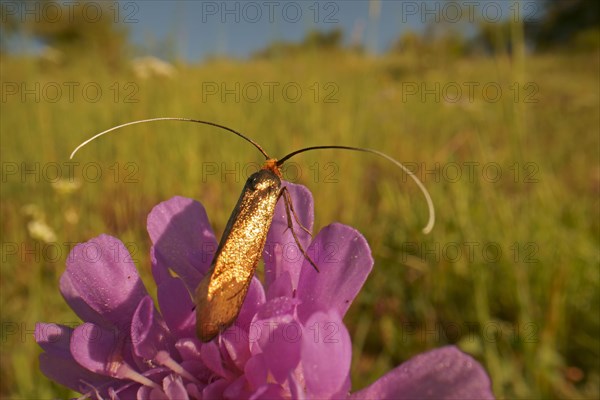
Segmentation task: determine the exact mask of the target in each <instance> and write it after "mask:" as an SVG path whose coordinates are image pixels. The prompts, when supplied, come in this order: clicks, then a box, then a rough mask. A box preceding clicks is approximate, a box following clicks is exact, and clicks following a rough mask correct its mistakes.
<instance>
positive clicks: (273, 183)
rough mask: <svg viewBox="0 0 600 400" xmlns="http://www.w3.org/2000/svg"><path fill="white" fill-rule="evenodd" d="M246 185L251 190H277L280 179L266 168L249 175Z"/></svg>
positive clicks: (279, 185)
mask: <svg viewBox="0 0 600 400" xmlns="http://www.w3.org/2000/svg"><path fill="white" fill-rule="evenodd" d="M246 186H247V187H248V188H250V189H252V190H258V191H261V192H263V191H272V190H279V188H280V187H281V179H279V177H278V176H277V175H275V174H274V173H273V172H272V171H270V170H268V169H261V170H260V171H258V172H255V173H253V174H252V175H250V177H249V178H248V180H247V181H246Z"/></svg>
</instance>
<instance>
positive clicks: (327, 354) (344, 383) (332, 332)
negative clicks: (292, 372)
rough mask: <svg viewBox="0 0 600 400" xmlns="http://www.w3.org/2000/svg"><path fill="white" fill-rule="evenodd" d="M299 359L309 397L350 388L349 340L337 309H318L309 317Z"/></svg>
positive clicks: (336, 392) (319, 396)
mask: <svg viewBox="0 0 600 400" xmlns="http://www.w3.org/2000/svg"><path fill="white" fill-rule="evenodd" d="M301 360H302V361H301V362H302V371H303V372H304V380H305V383H306V391H307V392H308V394H309V397H314V398H330V397H332V396H334V395H338V394H339V393H340V392H344V391H346V392H347V391H348V390H349V389H350V385H349V384H350V380H349V376H350V362H351V360H352V342H351V340H350V335H349V334H348V331H347V330H346V327H345V326H344V323H343V322H342V320H341V318H340V317H339V315H338V313H337V312H336V311H334V310H332V311H329V312H327V313H324V312H320V311H319V312H316V313H314V314H313V315H311V316H310V318H308V320H307V321H306V324H305V325H304V330H303V332H302V356H301Z"/></svg>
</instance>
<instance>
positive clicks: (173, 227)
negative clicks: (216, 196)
mask: <svg viewBox="0 0 600 400" xmlns="http://www.w3.org/2000/svg"><path fill="white" fill-rule="evenodd" d="M147 228H148V233H149V234H150V238H151V239H152V243H153V244H154V246H153V253H154V257H155V261H156V265H157V267H158V268H157V269H162V270H163V271H164V270H166V269H167V268H170V269H172V270H173V271H175V272H176V273H177V275H178V276H180V277H181V279H183V281H184V283H185V284H186V286H187V287H188V289H189V290H190V292H193V291H194V290H195V289H196V286H198V283H200V280H201V279H202V277H203V276H204V275H205V274H206V273H207V272H208V270H209V269H210V264H211V262H212V259H213V256H214V253H215V251H216V249H217V240H216V239H215V235H214V233H213V231H212V228H211V226H210V223H209V221H208V217H207V215H206V211H205V210H204V207H203V206H202V204H200V203H198V202H197V201H194V200H192V199H186V198H185V197H179V196H176V197H173V198H172V199H170V200H167V201H164V202H162V203H160V204H159V205H157V206H156V207H154V208H153V209H152V211H151V212H150V215H148V222H147ZM156 275H158V276H156ZM156 275H155V279H156V280H157V283H161V282H160V278H161V277H162V276H164V275H161V274H156Z"/></svg>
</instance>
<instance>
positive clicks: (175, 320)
mask: <svg viewBox="0 0 600 400" xmlns="http://www.w3.org/2000/svg"><path fill="white" fill-rule="evenodd" d="M157 298H158V305H159V306H160V311H161V314H162V315H163V317H164V319H165V322H166V324H167V326H168V327H169V330H170V331H171V332H172V333H173V334H174V335H176V336H179V337H195V336H196V314H195V312H194V302H193V301H192V298H191V296H190V293H189V292H188V289H187V288H186V286H185V285H184V283H183V281H182V280H181V279H179V278H174V277H171V276H169V277H167V278H165V279H164V280H163V281H162V282H161V283H159V284H158V289H157Z"/></svg>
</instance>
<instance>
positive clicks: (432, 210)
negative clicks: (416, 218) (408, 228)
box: [277, 146, 435, 234]
mask: <svg viewBox="0 0 600 400" xmlns="http://www.w3.org/2000/svg"><path fill="white" fill-rule="evenodd" d="M320 149H341V150H353V151H363V152H365V153H373V154H376V155H378V156H380V157H383V158H385V159H386V160H388V161H390V162H392V163H393V164H395V165H396V166H397V167H399V168H401V169H402V170H403V171H404V172H406V174H407V175H408V176H410V177H411V178H412V180H413V181H415V183H416V184H417V186H418V187H419V189H421V192H422V193H423V195H424V196H425V200H426V201H427V207H428V209H429V221H427V225H426V226H425V228H423V233H425V234H428V233H429V232H431V230H432V229H433V225H434V224H435V208H434V206H433V201H432V200H431V196H430V195H429V192H428V191H427V188H425V186H424V185H423V183H422V182H421V181H420V180H419V178H417V176H416V175H415V174H414V173H413V172H412V171H411V170H409V169H408V168H406V167H405V166H404V165H403V164H402V163H401V162H400V161H397V160H395V159H393V158H392V157H390V156H388V155H387V154H385V153H382V152H381V151H377V150H373V149H364V148H362V147H351V146H313V147H306V148H304V149H300V150H296V151H293V152H291V153H290V154H288V155H286V156H285V157H283V158H282V159H280V160H278V161H277V166H278V167H280V166H281V165H283V163H284V162H286V161H287V160H289V159H290V158H292V157H293V156H295V155H296V154H300V153H304V152H305V151H310V150H320Z"/></svg>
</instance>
